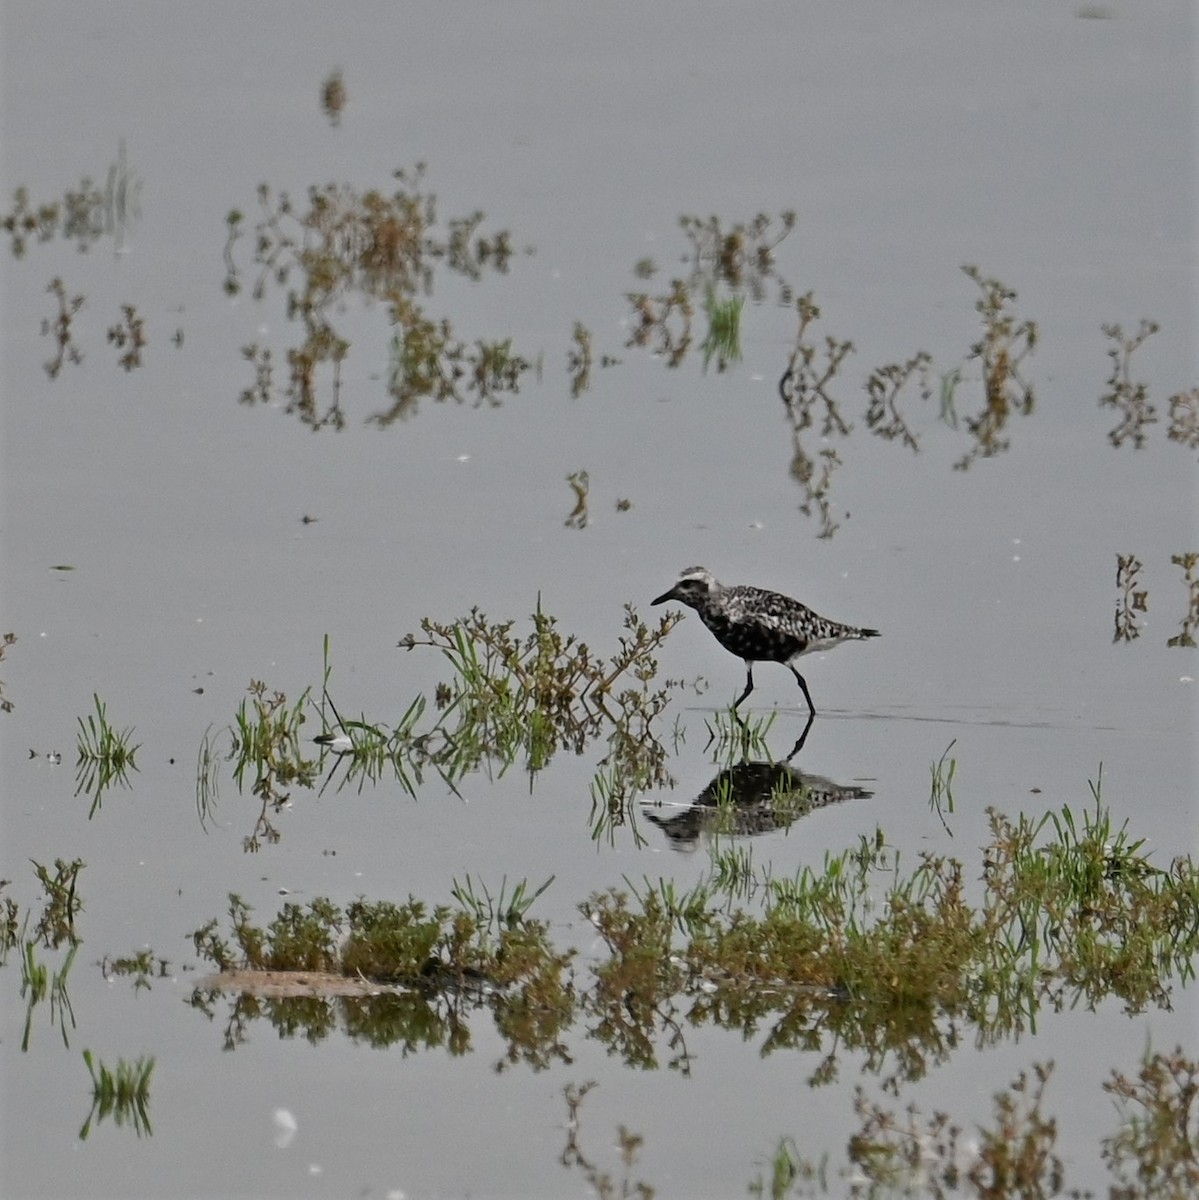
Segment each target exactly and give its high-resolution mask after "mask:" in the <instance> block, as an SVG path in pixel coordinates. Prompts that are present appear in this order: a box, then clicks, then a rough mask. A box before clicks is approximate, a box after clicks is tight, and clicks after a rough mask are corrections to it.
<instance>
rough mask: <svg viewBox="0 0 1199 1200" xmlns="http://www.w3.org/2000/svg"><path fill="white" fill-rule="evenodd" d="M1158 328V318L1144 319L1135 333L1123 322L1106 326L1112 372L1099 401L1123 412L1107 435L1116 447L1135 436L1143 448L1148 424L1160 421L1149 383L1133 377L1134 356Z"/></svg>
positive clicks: (1105, 331) (1104, 334) (1135, 442)
mask: <svg viewBox="0 0 1199 1200" xmlns="http://www.w3.org/2000/svg"><path fill="white" fill-rule="evenodd" d="M1157 331H1158V324H1157V322H1156V321H1146V320H1144V319H1142V321H1141V324H1140V327H1139V328H1138V329H1137V332H1136V333H1135V334H1132V335H1131V336H1129V335H1127V334H1125V332H1124V330H1123V328H1122V327H1121V326H1119V325H1115V324H1112V325H1104V326H1103V336H1104V337H1106V338H1107V339H1108V341H1109V342H1111V343H1112V345H1110V346H1109V347H1108V351H1107V356H1108V358H1110V359H1111V360H1112V371H1111V374H1110V375H1109V376H1108V380H1107V388H1108V390H1107V391H1106V392H1104V393H1103V395H1102V396H1100V397H1099V404H1100V406H1101V407H1103V408H1114V409H1116V411H1117V412H1119V413H1120V423H1119V424H1118V425H1117V426H1116V427H1115V428H1114V429H1112V430H1111V431H1110V432H1109V433H1108V435H1107V436H1108V440H1109V441H1110V442H1111V444H1112V445H1113V446H1121V445H1123V444H1124V442H1125V441H1127V440H1128V439H1129V438H1131V439H1132V444H1133V446H1134V447H1136V449H1138V450H1140V449H1141V447H1143V446H1144V444H1145V426H1146V425H1152V424H1154V423H1155V422H1156V421H1157V410H1156V409H1155V408H1154V407H1153V405H1152V404H1150V403H1149V387H1148V385H1147V384H1144V383H1134V382H1133V380H1132V356H1133V355H1134V354H1135V353H1136V352H1137V350H1139V349H1140V348H1141V346H1143V345H1144V344H1145V342H1146V341H1148V339H1149V338H1151V337H1152V336H1153V335H1154V334H1155V333H1157Z"/></svg>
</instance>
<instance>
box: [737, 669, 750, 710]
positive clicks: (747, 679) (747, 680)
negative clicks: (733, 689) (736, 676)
mask: <svg viewBox="0 0 1199 1200" xmlns="http://www.w3.org/2000/svg"><path fill="white" fill-rule="evenodd" d="M753 690H754V665H753V663H751V662H748V661H747V662H746V664H745V691H743V692H742V693H741V695H740V696H738V697H737V699H736V700H734V701H733V710H734V711H736V709H737V707H738V705H740V703H741V701H742V700H744V699H745V697H746V696H748V695H749V694H750V692H752V691H753Z"/></svg>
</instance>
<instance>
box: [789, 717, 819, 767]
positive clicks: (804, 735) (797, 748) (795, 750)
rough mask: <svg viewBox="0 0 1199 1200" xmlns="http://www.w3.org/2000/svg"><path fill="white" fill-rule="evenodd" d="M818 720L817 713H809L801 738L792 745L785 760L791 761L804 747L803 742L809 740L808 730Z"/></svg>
mask: <svg viewBox="0 0 1199 1200" xmlns="http://www.w3.org/2000/svg"><path fill="white" fill-rule="evenodd" d="M815 720H816V714H815V713H808V723H807V724H806V725H805V726H804V727H803V733H801V734H800V735H799V740H798V741H797V742H796V743H795V745H794V746H792V747H791V753H790V754H788V755H787V757H786V758H784V759H783V762H785V763H789V762H790V761H791V760H792V759H793V758H794V757H795V756H796V755H797V754H798V753H799V752H800V751H801V750H802V749H803V744H804V742H806V741H807V740H808V732H809V730H811V728H812V722H813V721H815Z"/></svg>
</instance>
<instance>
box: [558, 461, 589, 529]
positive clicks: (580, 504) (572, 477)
mask: <svg viewBox="0 0 1199 1200" xmlns="http://www.w3.org/2000/svg"><path fill="white" fill-rule="evenodd" d="M566 482H567V483H569V484H570V489H571V491H572V492H574V494H575V504H574V508H572V509H571V510H570V513H569V514H568V515H567V518H566V520H565V521H563V522H562V524H563V525H565V526H566V528H567V529H586V528H587V521H588V519H589V518H588V513H587V492H588V490H589V489H590V487H591V477H590V476H589V475H588V473H587V472H586V471H572V472H571V473H570V474H569V475H567V477H566Z"/></svg>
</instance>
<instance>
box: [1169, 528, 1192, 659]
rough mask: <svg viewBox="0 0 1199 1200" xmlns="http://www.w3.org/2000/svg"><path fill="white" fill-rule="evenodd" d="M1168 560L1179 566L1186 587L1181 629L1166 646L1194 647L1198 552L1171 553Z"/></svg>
mask: <svg viewBox="0 0 1199 1200" xmlns="http://www.w3.org/2000/svg"><path fill="white" fill-rule="evenodd" d="M1170 561H1171V562H1172V563H1173V564H1174V565H1175V566H1176V567H1181V568H1182V570H1183V572H1184V575H1183V583H1184V584H1185V585H1186V589H1187V612H1186V616H1184V617H1183V618H1182V629H1181V630H1180V631H1179V632H1178V633H1177V634H1175V635H1174V637H1172V638H1170V639H1169V640H1168V641H1167V642H1166V645H1167V646H1186V647H1188V648H1189V649H1192V650H1193V649H1194V648H1195V631H1196V630H1197V629H1199V571H1197V570H1196V568H1199V554H1196V553H1195V552H1194V551H1191V552H1190V553H1187V554H1171V555H1170Z"/></svg>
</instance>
